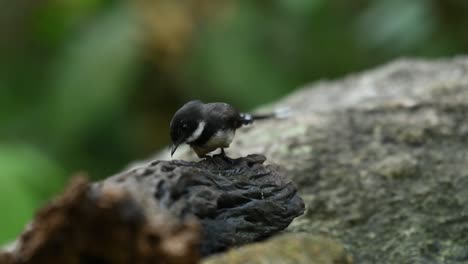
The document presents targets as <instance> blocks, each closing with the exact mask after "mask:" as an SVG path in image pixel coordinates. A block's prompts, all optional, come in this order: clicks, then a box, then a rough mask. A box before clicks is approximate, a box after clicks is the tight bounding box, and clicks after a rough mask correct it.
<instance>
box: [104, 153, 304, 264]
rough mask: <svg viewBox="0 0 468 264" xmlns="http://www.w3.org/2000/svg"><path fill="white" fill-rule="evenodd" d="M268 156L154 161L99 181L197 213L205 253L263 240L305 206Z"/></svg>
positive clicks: (181, 213) (173, 209)
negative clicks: (266, 158)
mask: <svg viewBox="0 0 468 264" xmlns="http://www.w3.org/2000/svg"><path fill="white" fill-rule="evenodd" d="M264 161H265V157H263V156H260V155H250V156H247V157H245V158H239V159H229V158H226V157H222V156H220V155H216V156H214V157H213V158H209V159H206V160H202V161H200V162H187V161H182V160H173V161H161V160H158V161H153V162H149V163H147V164H144V165H142V166H138V167H134V168H133V169H131V170H129V171H127V172H124V173H122V174H119V175H116V176H114V177H110V178H108V179H107V180H105V181H103V182H102V183H99V184H98V185H99V186H106V184H112V185H114V184H119V185H127V186H130V188H134V189H135V192H136V193H140V194H141V195H139V196H140V198H139V199H152V200H154V201H156V203H157V204H158V206H159V207H161V208H164V209H165V210H167V211H168V212H169V213H170V214H171V215H173V216H175V217H177V218H179V219H185V218H186V217H188V216H196V217H197V218H198V219H199V220H200V222H201V225H202V232H203V236H202V237H203V239H202V247H201V251H202V254H203V255H208V254H211V253H216V252H219V251H222V250H225V249H227V248H229V247H232V246H238V245H242V244H245V243H249V242H253V241H258V240H261V239H264V238H267V237H269V236H271V235H273V234H274V233H276V232H278V231H280V230H283V229H284V228H286V227H287V226H288V225H289V223H291V221H292V220H293V219H294V218H295V217H296V216H298V215H301V214H302V213H303V211H304V203H303V201H302V199H301V198H300V197H299V196H298V194H297V190H296V187H295V186H294V185H293V184H292V183H291V182H289V181H287V180H286V178H287V176H286V175H285V174H284V173H283V172H282V170H280V169H279V168H278V167H277V166H273V165H269V166H265V165H263V164H262V163H263V162H264Z"/></svg>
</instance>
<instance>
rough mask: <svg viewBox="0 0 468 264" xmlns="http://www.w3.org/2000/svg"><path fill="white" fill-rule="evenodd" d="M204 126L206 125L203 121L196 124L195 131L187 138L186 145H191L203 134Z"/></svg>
mask: <svg viewBox="0 0 468 264" xmlns="http://www.w3.org/2000/svg"><path fill="white" fill-rule="evenodd" d="M205 125H206V123H205V122H204V121H201V122H200V123H198V127H197V129H195V131H193V133H192V135H191V136H190V137H189V138H187V143H192V142H194V141H195V140H197V139H198V138H199V137H200V136H201V134H202V133H203V129H205Z"/></svg>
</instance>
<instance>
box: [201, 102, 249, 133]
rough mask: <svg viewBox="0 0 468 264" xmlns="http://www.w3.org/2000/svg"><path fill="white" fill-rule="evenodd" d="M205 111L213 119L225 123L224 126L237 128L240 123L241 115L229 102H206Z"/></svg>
mask: <svg viewBox="0 0 468 264" xmlns="http://www.w3.org/2000/svg"><path fill="white" fill-rule="evenodd" d="M205 111H206V114H207V115H209V116H210V117H212V118H213V120H216V121H218V122H221V123H222V124H226V128H238V127H240V126H241V125H242V117H241V115H240V113H239V111H237V110H236V109H235V108H234V107H233V106H231V105H229V104H226V103H208V104H206V108H205Z"/></svg>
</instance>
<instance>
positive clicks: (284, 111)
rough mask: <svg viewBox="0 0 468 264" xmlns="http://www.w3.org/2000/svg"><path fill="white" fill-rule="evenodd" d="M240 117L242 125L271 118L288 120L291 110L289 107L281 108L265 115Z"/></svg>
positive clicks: (244, 115) (243, 115)
mask: <svg viewBox="0 0 468 264" xmlns="http://www.w3.org/2000/svg"><path fill="white" fill-rule="evenodd" d="M241 116H242V118H243V124H244V125H248V124H251V123H253V122H254V121H256V120H263V119H271V118H276V119H284V118H288V117H290V116H291V109H290V108H289V107H281V108H278V109H276V110H275V111H273V112H271V113H266V114H248V113H242V114H241Z"/></svg>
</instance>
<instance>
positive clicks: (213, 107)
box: [170, 100, 287, 158]
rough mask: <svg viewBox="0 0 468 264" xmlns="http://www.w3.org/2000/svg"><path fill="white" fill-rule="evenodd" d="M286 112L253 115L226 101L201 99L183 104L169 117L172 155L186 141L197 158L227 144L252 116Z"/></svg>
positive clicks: (272, 116) (258, 117)
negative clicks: (214, 101) (205, 101)
mask: <svg viewBox="0 0 468 264" xmlns="http://www.w3.org/2000/svg"><path fill="white" fill-rule="evenodd" d="M286 115H287V113H286V111H285V110H279V111H275V112H274V113H270V114H263V115H252V114H246V113H240V112H239V111H237V110H236V109H235V108H234V107H233V106H231V105H229V104H227V103H203V102H202V101H200V100H194V101H190V102H188V103H186V104H184V105H183V106H182V107H181V108H180V109H179V110H177V112H176V113H175V114H174V117H173V118H172V120H171V124H170V134H171V140H172V148H171V156H173V155H174V152H175V151H176V150H177V148H178V147H179V145H181V144H183V143H186V144H188V145H189V146H190V147H191V149H192V150H193V151H194V152H195V153H196V154H197V156H198V157H199V158H206V157H208V156H207V154H208V153H210V152H212V151H214V150H216V149H218V148H220V149H221V154H223V155H225V153H224V149H225V148H228V147H229V145H230V144H231V142H232V140H233V139H234V135H235V133H236V130H237V129H238V128H240V127H242V126H244V125H248V124H251V123H252V122H253V121H255V120H259V119H267V118H281V117H285V116H286Z"/></svg>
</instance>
